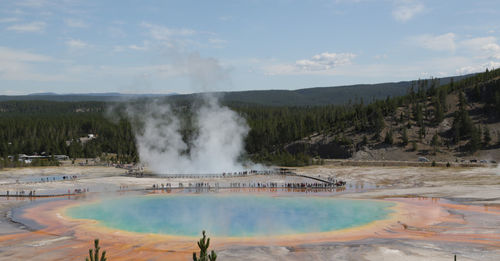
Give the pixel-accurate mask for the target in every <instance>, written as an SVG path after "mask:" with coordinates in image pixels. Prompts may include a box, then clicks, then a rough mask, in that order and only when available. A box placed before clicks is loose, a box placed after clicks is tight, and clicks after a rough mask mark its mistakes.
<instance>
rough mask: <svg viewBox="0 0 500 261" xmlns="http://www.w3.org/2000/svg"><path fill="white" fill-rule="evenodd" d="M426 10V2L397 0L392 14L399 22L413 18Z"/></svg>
mask: <svg viewBox="0 0 500 261" xmlns="http://www.w3.org/2000/svg"><path fill="white" fill-rule="evenodd" d="M424 10H425V7H424V4H422V3H421V2H420V1H416V0H395V1H394V9H393V10H392V16H393V17H394V19H396V20H397V21H399V22H406V21H409V20H411V19H412V18H413V17H415V16H416V15H417V14H419V13H422V12H423V11H424Z"/></svg>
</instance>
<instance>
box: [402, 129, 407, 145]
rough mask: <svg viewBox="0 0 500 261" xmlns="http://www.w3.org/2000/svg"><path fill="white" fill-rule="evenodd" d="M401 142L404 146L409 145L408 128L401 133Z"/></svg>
mask: <svg viewBox="0 0 500 261" xmlns="http://www.w3.org/2000/svg"><path fill="white" fill-rule="evenodd" d="M401 144H403V146H406V145H408V133H407V131H406V128H403V133H402V134H401Z"/></svg>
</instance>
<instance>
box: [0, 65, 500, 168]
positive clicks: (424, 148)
mask: <svg viewBox="0 0 500 261" xmlns="http://www.w3.org/2000/svg"><path fill="white" fill-rule="evenodd" d="M351 98H352V97H351ZM354 101H355V99H353V102H352V103H350V104H345V105H323V106H263V105H256V104H255V103H253V104H252V103H236V104H231V103H230V104H229V105H230V106H231V107H232V108H233V109H234V110H235V111H237V112H238V113H239V114H240V115H241V116H243V117H244V118H245V119H246V120H247V123H248V125H249V126H250V129H251V130H250V133H249V135H248V137H247V139H246V152H247V153H248V155H247V156H248V157H249V158H251V159H253V160H254V161H257V162H265V163H275V164H282V165H303V164H309V163H310V162H311V158H313V157H320V158H351V157H353V158H359V159H370V157H371V159H384V157H386V156H387V158H391V157H392V156H391V154H390V153H386V152H387V151H391V150H392V151H394V153H395V154H394V155H395V157H396V158H395V159H398V157H399V158H400V159H405V156H404V155H406V154H408V155H411V157H414V156H415V155H438V156H439V155H442V156H443V157H447V159H449V158H453V157H459V156H460V157H461V156H466V155H473V154H474V153H478V151H496V150H497V149H498V143H499V141H500V139H499V137H498V134H499V133H498V131H499V130H500V123H499V122H500V70H494V71H489V72H488V71H487V72H485V73H481V74H477V75H475V76H472V77H468V78H466V79H463V80H459V81H455V80H452V79H451V80H450V82H449V83H448V84H444V85H443V84H441V82H440V81H439V80H437V79H434V80H419V81H415V82H412V83H411V84H410V88H408V90H407V91H406V94H405V95H403V96H399V97H394V98H385V99H382V100H377V101H375V102H371V103H368V102H363V100H361V99H360V100H358V102H357V103H354ZM136 102H138V103H141V102H149V100H148V99H142V100H138V101H136ZM168 102H170V103H173V106H174V107H176V108H184V109H185V108H189V106H191V104H190V103H189V102H186V101H185V100H180V101H179V100H176V101H172V100H170V101H168ZM121 105H123V103H119V102H116V103H109V102H108V103H105V102H48V101H5V102H0V157H1V158H3V160H0V162H3V163H2V164H4V165H5V164H6V162H7V160H6V159H7V157H8V156H9V155H16V154H20V153H26V154H33V153H42V152H45V153H47V154H49V155H52V154H54V155H55V154H65V155H69V156H70V157H71V158H77V157H99V156H102V155H103V153H113V155H114V154H116V156H114V158H113V161H115V162H136V161H138V160H139V159H138V155H137V150H136V147H135V142H134V135H133V128H132V126H131V123H130V122H129V121H128V120H127V119H126V118H125V117H120V116H119V114H118V115H113V116H111V115H110V114H109V113H108V112H107V111H108V110H107V108H109V107H110V106H113V107H115V108H120V106H121ZM184 109H183V111H184V113H185V112H186V111H187V112H188V111H189V109H186V110H184ZM188 116H189V115H186V117H188ZM183 133H184V134H185V135H186V138H187V139H189V135H190V133H192V132H190V131H189V130H185V132H183ZM87 134H96V136H97V137H96V138H95V139H92V140H90V141H88V142H85V143H84V144H83V143H82V142H81V140H80V138H81V137H84V136H86V135H87ZM381 151H382V152H384V153H382V154H381V153H380V152H381ZM367 155H368V156H367ZM377 155H379V156H380V155H382V156H381V157H378V156H377ZM377 157H378V158H377Z"/></svg>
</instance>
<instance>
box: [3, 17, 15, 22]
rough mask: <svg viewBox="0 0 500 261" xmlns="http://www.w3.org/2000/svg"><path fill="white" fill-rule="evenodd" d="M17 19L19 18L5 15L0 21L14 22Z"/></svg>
mask: <svg viewBox="0 0 500 261" xmlns="http://www.w3.org/2000/svg"><path fill="white" fill-rule="evenodd" d="M17 21H19V19H18V18H15V17H6V18H2V19H0V23H14V22H17Z"/></svg>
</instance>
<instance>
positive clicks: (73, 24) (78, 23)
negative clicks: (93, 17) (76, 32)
mask: <svg viewBox="0 0 500 261" xmlns="http://www.w3.org/2000/svg"><path fill="white" fill-rule="evenodd" d="M64 23H65V24H66V25H67V26H69V27H74V28H87V27H88V26H89V25H88V24H87V23H85V22H84V21H82V20H76V19H66V20H64Z"/></svg>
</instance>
